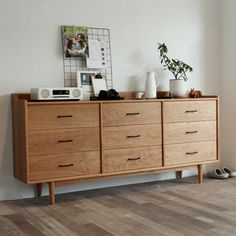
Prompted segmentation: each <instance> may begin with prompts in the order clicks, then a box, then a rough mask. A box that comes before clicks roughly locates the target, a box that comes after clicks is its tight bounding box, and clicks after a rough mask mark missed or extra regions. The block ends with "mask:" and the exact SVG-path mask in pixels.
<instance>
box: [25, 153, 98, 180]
mask: <svg viewBox="0 0 236 236" xmlns="http://www.w3.org/2000/svg"><path fill="white" fill-rule="evenodd" d="M98 173H100V153H99V151H94V152H79V153H70V154H57V155H45V156H44V155H43V156H31V157H30V158H29V179H30V180H31V181H33V180H44V179H45V180H47V179H51V178H63V177H70V176H79V175H90V174H98Z"/></svg>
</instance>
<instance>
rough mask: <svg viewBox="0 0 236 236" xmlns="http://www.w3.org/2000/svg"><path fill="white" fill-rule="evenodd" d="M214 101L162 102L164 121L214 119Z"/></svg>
mask: <svg viewBox="0 0 236 236" xmlns="http://www.w3.org/2000/svg"><path fill="white" fill-rule="evenodd" d="M216 108H217V104H216V101H173V102H164V106H163V118H164V122H165V123H166V122H189V121H205V120H216Z"/></svg>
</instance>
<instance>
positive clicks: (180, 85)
mask: <svg viewBox="0 0 236 236" xmlns="http://www.w3.org/2000/svg"><path fill="white" fill-rule="evenodd" d="M169 85H170V93H171V95H172V96H174V97H187V93H188V88H187V82H186V81H185V80H184V79H171V80H170V81H169Z"/></svg>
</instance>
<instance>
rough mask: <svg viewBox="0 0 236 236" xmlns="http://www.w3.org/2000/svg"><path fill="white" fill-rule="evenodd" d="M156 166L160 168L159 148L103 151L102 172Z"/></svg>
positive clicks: (160, 151) (160, 156) (160, 152)
mask: <svg viewBox="0 0 236 236" xmlns="http://www.w3.org/2000/svg"><path fill="white" fill-rule="evenodd" d="M158 166H162V149H161V146H153V147H143V148H130V149H117V150H106V151H104V158H103V171H104V172H115V171H125V170H134V169H142V168H148V167H158Z"/></svg>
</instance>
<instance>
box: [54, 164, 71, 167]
mask: <svg viewBox="0 0 236 236" xmlns="http://www.w3.org/2000/svg"><path fill="white" fill-rule="evenodd" d="M71 166H74V164H67V165H59V166H58V167H71Z"/></svg>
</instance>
